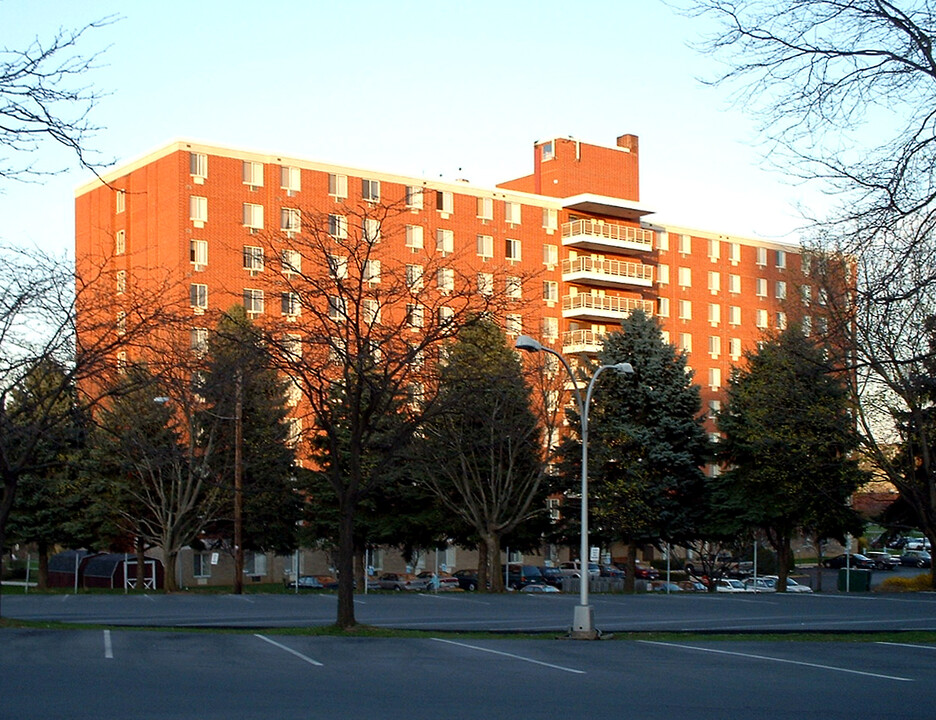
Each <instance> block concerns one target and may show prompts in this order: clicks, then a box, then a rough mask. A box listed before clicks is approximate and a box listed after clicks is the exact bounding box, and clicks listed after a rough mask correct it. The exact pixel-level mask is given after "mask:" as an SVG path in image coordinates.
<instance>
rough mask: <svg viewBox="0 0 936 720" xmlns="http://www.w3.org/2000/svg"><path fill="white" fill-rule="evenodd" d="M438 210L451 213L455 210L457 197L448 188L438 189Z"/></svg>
mask: <svg viewBox="0 0 936 720" xmlns="http://www.w3.org/2000/svg"><path fill="white" fill-rule="evenodd" d="M436 210H438V211H439V212H441V213H445V214H451V213H452V212H454V211H455V197H454V196H453V195H452V193H450V192H449V191H447V190H436Z"/></svg>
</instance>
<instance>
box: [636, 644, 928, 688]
mask: <svg viewBox="0 0 936 720" xmlns="http://www.w3.org/2000/svg"><path fill="white" fill-rule="evenodd" d="M637 642H639V643H643V644H644V645H659V646H660V647H672V648H681V649H683V650H696V651H698V652H705V653H713V654H715V655H731V656H734V657H740V658H747V659H749V660H764V661H766V662H775V663H784V664H786V665H800V666H801V667H811V668H818V669H819V670H831V671H832V672H841V673H848V674H849V675H863V676H864V677H873V678H878V679H880V680H896V681H899V682H915V680H914V679H913V678H906V677H898V676H896V675H881V674H880V673H871V672H862V671H861V670H852V669H850V668H843V667H836V666H834V665H820V664H819V663H811V662H803V661H801V660H788V659H786V658H775V657H768V656H766V655H753V654H751V653H741V652H733V651H731V650H716V649H714V648H705V647H698V646H696V645H682V644H680V643H664V642H656V641H654V640H638V641H637Z"/></svg>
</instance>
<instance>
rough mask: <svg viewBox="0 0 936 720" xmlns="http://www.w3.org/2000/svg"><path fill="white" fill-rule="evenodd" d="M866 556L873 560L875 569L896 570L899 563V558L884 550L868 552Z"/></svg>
mask: <svg viewBox="0 0 936 720" xmlns="http://www.w3.org/2000/svg"><path fill="white" fill-rule="evenodd" d="M867 556H868V557H869V558H870V559H871V560H873V561H874V569H875V570H896V569H897V566H898V565H900V558H899V557H897V556H896V555H891V554H890V553H886V552H869V553H867Z"/></svg>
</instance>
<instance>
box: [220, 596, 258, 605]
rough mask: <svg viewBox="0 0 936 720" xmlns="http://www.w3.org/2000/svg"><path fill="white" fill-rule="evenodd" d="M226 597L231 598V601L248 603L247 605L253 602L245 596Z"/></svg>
mask: <svg viewBox="0 0 936 720" xmlns="http://www.w3.org/2000/svg"><path fill="white" fill-rule="evenodd" d="M226 597H229V598H231V600H243V601H244V602H249V603H252V602H253V600H251V599H250V598H249V597H247V596H246V595H227V596H226Z"/></svg>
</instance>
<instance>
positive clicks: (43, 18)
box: [0, 0, 811, 252]
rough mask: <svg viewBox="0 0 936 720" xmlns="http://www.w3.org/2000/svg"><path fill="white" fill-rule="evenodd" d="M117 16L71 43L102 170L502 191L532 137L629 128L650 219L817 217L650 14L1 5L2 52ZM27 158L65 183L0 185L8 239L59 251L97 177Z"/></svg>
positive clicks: (2, 230)
mask: <svg viewBox="0 0 936 720" xmlns="http://www.w3.org/2000/svg"><path fill="white" fill-rule="evenodd" d="M108 16H116V17H117V18H119V19H118V20H116V21H115V22H113V23H111V24H109V25H107V26H105V27H103V28H100V29H96V30H94V31H92V32H90V33H89V34H88V35H87V36H86V37H85V38H84V39H83V40H82V43H81V45H80V46H79V49H80V50H81V51H82V52H85V53H93V52H97V51H99V50H104V52H103V54H102V56H101V57H100V59H99V60H98V67H97V68H96V69H95V70H93V72H91V73H89V74H88V75H87V76H86V77H85V78H84V80H83V82H85V83H87V84H89V85H93V87H94V89H95V90H97V91H98V92H100V93H102V94H103V95H104V97H103V98H102V99H101V101H100V102H99V103H98V105H97V106H96V107H95V108H94V110H93V111H92V115H91V120H92V122H93V123H94V124H95V125H97V126H99V127H100V128H101V129H100V131H99V132H98V133H97V134H96V135H94V136H93V137H92V138H91V139H90V140H89V143H88V144H89V146H90V147H91V148H92V149H93V150H94V151H95V152H96V153H97V155H96V156H95V157H97V158H99V159H101V160H104V161H115V162H117V163H118V164H119V163H122V162H126V161H129V160H132V159H134V158H137V157H139V156H142V155H145V154H146V153H148V152H150V151H151V150H155V149H156V148H158V147H161V146H162V145H164V144H166V143H168V142H170V141H172V140H176V139H183V138H184V139H189V140H194V141H198V142H205V143H211V144H216V145H221V146H227V147H232V148H238V149H245V150H254V151H259V152H269V153H274V154H282V155H288V156H292V157H297V158H303V159H307V160H313V161H320V162H326V163H336V164H341V165H347V166H351V167H359V168H362V169H370V170H375V171H382V172H388V173H396V174H402V175H411V176H414V177H419V178H427V179H437V178H438V179H445V180H453V179H455V178H466V179H468V180H469V181H470V182H471V183H472V184H475V185H479V186H482V187H493V186H494V185H496V184H497V183H499V182H502V181H505V180H509V179H513V178H517V177H521V176H524V175H527V174H529V173H531V172H532V169H533V143H534V142H536V141H537V140H542V139H547V138H553V137H568V136H571V137H574V138H576V139H578V140H581V141H583V142H587V143H592V144H596V145H607V146H612V145H614V144H615V139H616V138H617V137H618V136H619V135H623V134H626V133H629V134H634V135H637V136H638V137H639V138H640V165H641V198H640V204H641V206H643V207H645V208H647V209H649V210H652V211H654V213H655V214H654V215H651V216H649V218H648V219H649V220H650V221H654V222H661V223H669V224H675V225H681V226H685V227H690V228H696V229H700V230H709V231H714V232H722V233H725V234H731V235H740V236H743V237H755V238H769V239H775V240H778V241H784V242H795V241H796V237H797V236H796V232H795V231H796V228H797V227H798V226H799V225H800V224H801V221H800V220H799V216H798V214H797V210H796V208H797V207H798V206H800V205H802V204H804V203H805V204H810V203H811V199H810V198H809V197H808V196H807V195H806V189H805V188H803V187H802V186H798V185H796V184H793V183H791V182H790V181H789V180H788V179H786V178H785V177H784V176H783V175H782V174H779V173H778V172H776V171H774V170H771V169H769V167H768V164H767V162H766V159H765V158H764V156H763V152H764V148H765V147H766V144H764V143H763V142H762V141H761V140H760V139H759V137H758V135H757V133H756V128H755V124H754V121H753V120H752V118H750V117H749V116H748V115H747V114H746V113H744V111H743V109H741V108H737V107H734V106H732V104H731V103H730V99H729V96H728V93H727V91H726V90H725V89H722V88H713V87H711V86H708V85H705V84H704V83H702V82H701V81H700V77H706V76H711V74H712V73H714V72H715V71H716V70H717V66H716V65H715V64H714V61H713V60H712V59H711V58H708V57H706V56H704V55H702V54H700V53H699V52H697V51H696V50H694V49H693V48H692V47H690V43H692V42H696V41H698V40H699V39H700V38H701V37H702V35H703V34H704V33H705V32H706V31H710V30H711V28H710V27H706V26H705V25H704V24H703V23H701V22H700V21H699V20H692V19H689V18H687V17H684V16H681V15H679V14H677V13H676V12H674V11H673V10H672V9H671V8H670V7H669V6H668V5H666V4H664V3H663V2H662V1H661V0H609V1H607V2H605V1H604V0H576V2H569V1H567V2H557V1H554V0H535V1H528V0H506V1H504V0H501V1H500V2H493V1H489V0H475V1H473V2H469V1H467V0H464V1H460V2H455V1H446V0H442V1H439V2H435V3H425V2H412V1H410V0H395V1H394V2H378V1H377V0H305V1H299V0H295V1H294V2H284V1H282V0H267V1H266V2H256V1H254V2H249V3H248V2H241V1H240V0H228V1H227V2H220V1H216V0H200V1H199V2H190V0H187V1H185V2H182V1H181V0H161V1H160V2H158V3H157V2H143V1H142V0H130V2H127V0H123V1H122V2H115V1H111V0H83V1H82V2H80V3H77V2H74V1H73V0H0V46H2V47H5V48H7V49H12V48H17V49H22V48H23V47H25V46H26V45H28V44H29V43H30V42H31V41H32V40H34V39H35V38H37V37H38V38H40V39H48V38H50V37H51V36H52V35H54V33H55V32H56V31H57V30H58V29H59V28H60V27H64V28H77V27H81V26H83V25H85V24H86V23H88V22H91V21H95V20H99V19H101V18H104V17H108ZM3 154H4V153H3V152H2V150H0V155H3ZM31 159H35V160H36V161H37V162H38V163H39V164H43V163H47V164H49V165H56V166H57V165H58V164H62V163H66V164H69V168H68V169H67V170H66V171H65V172H63V173H61V174H58V175H56V176H54V177H51V178H48V179H46V180H44V181H42V182H40V183H30V184H23V183H18V182H10V181H4V182H3V183H2V185H0V242H4V243H7V244H17V245H23V246H31V247H39V248H42V249H44V250H47V251H50V252H59V251H61V252H68V251H69V250H70V249H71V247H72V244H73V237H74V191H75V188H77V187H78V186H80V185H82V184H84V183H85V182H87V181H88V180H89V179H92V177H93V176H92V175H91V173H90V172H89V171H88V170H87V169H83V168H80V167H78V166H77V163H75V162H74V159H73V158H69V157H68V156H67V155H64V154H63V153H62V152H60V151H55V150H54V148H52V147H51V146H47V147H43V148H41V149H40V150H39V151H38V152H37V153H36V154H35V157H34V158H31Z"/></svg>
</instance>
